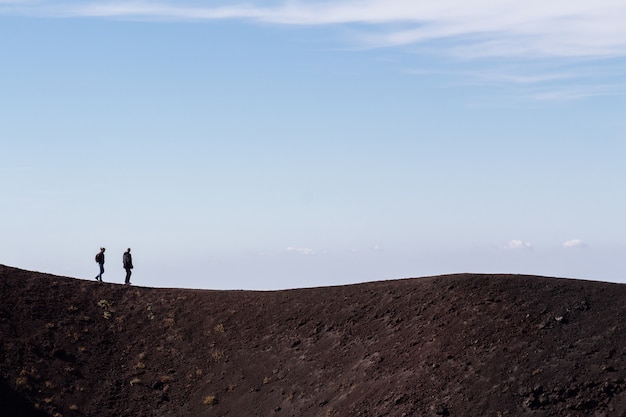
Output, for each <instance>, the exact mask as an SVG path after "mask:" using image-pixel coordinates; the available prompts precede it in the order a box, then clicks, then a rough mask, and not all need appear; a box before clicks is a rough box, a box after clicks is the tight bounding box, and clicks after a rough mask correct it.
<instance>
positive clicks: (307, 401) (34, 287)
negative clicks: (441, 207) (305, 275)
mask: <svg viewBox="0 0 626 417" xmlns="http://www.w3.org/2000/svg"><path fill="white" fill-rule="evenodd" d="M625 301H626V286H624V285H620V284H609V283H601V282H591V281H579V280H568V279H556V278H545V277H534V276H519V275H469V274H465V275H450V276H439V277H427V278H415V279H405V280H395V281H381V282H372V283H365V284H358V285H348V286H339V287H327V288H311V289H298V290H288V291H271V292H253V291H207V290H180V289H154V288H141V287H128V286H123V285H116V284H108V283H103V284H101V283H98V282H95V281H93V282H92V281H86V280H77V279H72V278H66V277H59V276H53V275H48V274H42V273H37V272H29V271H23V270H19V269H15V268H11V267H7V266H1V265H0V416H20V417H22V416H24V417H28V416H40V417H52V416H54V417H61V416H63V417H72V416H89V417H141V416H146V417H188V416H194V417H201V416H234V417H253V416H263V417H270V416H272V417H273V416H275V417H281V416H289V417H326V416H350V417H351V416H355V417H356V416H362V417H370V416H371V417H379V416H394V417H395V416H397V417H401V416H459V417H473V416H475V417H486V416H494V417H496V416H618V417H619V416H626V332H625V327H626V326H625V324H624V318H625V317H624V316H625V314H624V313H625V308H624V307H625V305H626V304H625Z"/></svg>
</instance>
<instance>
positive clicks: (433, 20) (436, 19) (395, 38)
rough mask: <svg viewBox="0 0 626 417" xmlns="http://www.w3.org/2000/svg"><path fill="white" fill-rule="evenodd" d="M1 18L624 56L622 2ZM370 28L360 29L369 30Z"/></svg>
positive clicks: (109, 6) (282, 6)
mask: <svg viewBox="0 0 626 417" xmlns="http://www.w3.org/2000/svg"><path fill="white" fill-rule="evenodd" d="M0 5H2V6H8V7H2V8H1V9H0V12H4V13H15V12H18V11H19V12H20V13H22V14H37V15H48V16H69V17H80V16H82V17H125V18H153V19H194V20H216V19H249V20H255V21H259V22H264V23H275V24H282V25H308V26H312V25H350V24H359V25H360V27H361V28H362V30H363V32H362V34H361V36H360V37H359V39H360V40H361V41H362V42H364V43H365V44H367V45H370V46H381V47H382V46H400V45H412V44H420V43H424V42H429V41H435V40H448V41H450V42H449V44H448V45H446V46H441V47H442V48H444V49H445V50H446V51H447V53H449V54H453V55H456V56H459V57H465V58H477V57H528V56H576V57H612V56H624V55H625V54H626V25H624V22H625V21H626V3H625V2H624V1H623V0H596V1H593V2H591V1H588V0H570V1H563V0H542V1H530V2H520V1H517V0H476V1H472V2H467V1H465V0H439V1H419V0H385V1H382V0H360V1H359V0H337V1H306V2H305V1H284V2H272V3H271V4H268V3H267V2H259V1H257V2H254V1H253V2H246V3H239V4H236V3H231V4H229V5H228V6H223V5H219V6H216V5H215V2H214V1H187V2H185V1H182V2H180V1H177V2H173V1H149V0H144V1H92V2H82V1H81V2H72V1H70V2H57V1H49V0H47V1H46V0H41V1H7V0H0ZM368 25H369V27H370V29H374V30H370V29H367V27H362V26H368Z"/></svg>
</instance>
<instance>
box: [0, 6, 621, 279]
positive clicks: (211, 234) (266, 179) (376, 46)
mask: <svg viewBox="0 0 626 417" xmlns="http://www.w3.org/2000/svg"><path fill="white" fill-rule="evenodd" d="M624 21H626V3H624V2H623V1H621V0H619V1H617V0H600V1H593V2H591V1H588V0H585V1H567V2H564V1H557V0H543V1H540V2H539V1H530V2H518V1H504V0H501V1H496V0H479V1H475V2H471V4H470V3H468V2H464V1H459V0H439V1H437V2H424V1H400V0H386V1H384V2H383V1H374V0H371V1H343V0H337V1H333V2H317V1H308V2H307V1H285V2H282V1H252V2H245V3H236V2H221V1H202V0H196V1H177V2H169V1H167V0H165V1H161V2H152V1H132V2H125V1H99V0H95V1H91V2H90V1H66V2H62V1H61V2H59V1H54V2H52V1H46V0H41V1H38V0H34V1H30V0H29V1H22V0H0V56H1V58H0V60H1V63H2V65H0V92H1V93H0V114H1V115H2V116H1V117H0V119H1V123H0V144H1V148H0V149H2V164H1V165H0V186H1V189H2V192H3V198H2V199H1V200H0V236H2V237H1V238H0V263H3V264H7V265H11V266H16V267H21V268H25V269H33V270H39V271H45V272H50V273H55V274H60V275H67V276H72V277H77V278H84V279H90V280H91V279H93V276H95V275H96V273H97V267H96V264H95V262H94V261H93V257H94V255H95V253H96V252H97V251H98V248H99V247H100V246H105V247H106V248H107V263H106V265H105V269H106V272H105V275H104V280H105V281H109V282H118V283H122V282H123V279H124V271H123V270H122V267H121V263H122V253H123V252H124V250H125V249H126V248H127V247H131V248H132V252H133V255H134V263H135V266H136V268H135V271H134V275H133V282H134V283H135V284H136V285H142V286H156V287H185V288H216V289H282V288H296V287H311V286H325V285H340V284H349V283H356V282H363V281H372V280H384V279H395V278H404V277H419V276H427V275H435V274H446V273H456V272H487V273H492V272H494V273H495V272H503V273H529V274H539V275H549V276H560V277H570V278H583V279H593V280H603V281H614V282H626V264H624V262H623V259H624V255H625V251H626V238H625V237H624V227H623V225H624V220H623V218H624V214H625V213H626V193H624V191H623V178H626V164H624V163H623V160H624V157H625V156H626V152H625V151H626V26H625V25H623V22H624Z"/></svg>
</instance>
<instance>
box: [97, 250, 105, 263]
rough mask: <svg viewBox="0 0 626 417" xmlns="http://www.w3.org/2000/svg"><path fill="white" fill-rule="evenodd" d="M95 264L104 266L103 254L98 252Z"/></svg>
mask: <svg viewBox="0 0 626 417" xmlns="http://www.w3.org/2000/svg"><path fill="white" fill-rule="evenodd" d="M96 262H98V263H99V264H101V265H104V252H98V254H97V255H96Z"/></svg>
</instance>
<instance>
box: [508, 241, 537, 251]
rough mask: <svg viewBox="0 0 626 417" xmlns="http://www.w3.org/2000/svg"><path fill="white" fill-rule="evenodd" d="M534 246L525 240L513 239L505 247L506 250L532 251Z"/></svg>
mask: <svg viewBox="0 0 626 417" xmlns="http://www.w3.org/2000/svg"><path fill="white" fill-rule="evenodd" d="M532 247H533V245H532V244H530V243H528V242H524V241H523V240H518V239H513V240H510V241H508V242H507V244H506V245H504V248H505V249H532Z"/></svg>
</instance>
